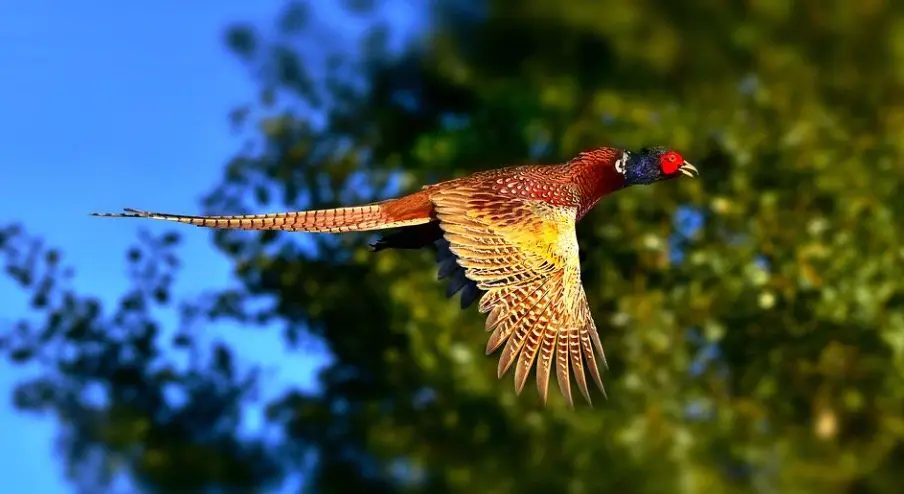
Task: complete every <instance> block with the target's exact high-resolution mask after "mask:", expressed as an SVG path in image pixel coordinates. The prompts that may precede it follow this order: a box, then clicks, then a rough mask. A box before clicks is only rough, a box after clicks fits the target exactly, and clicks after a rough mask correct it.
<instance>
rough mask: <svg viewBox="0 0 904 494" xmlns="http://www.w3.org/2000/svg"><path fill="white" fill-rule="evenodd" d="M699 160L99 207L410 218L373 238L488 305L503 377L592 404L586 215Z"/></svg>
mask: <svg viewBox="0 0 904 494" xmlns="http://www.w3.org/2000/svg"><path fill="white" fill-rule="evenodd" d="M696 173H697V169H696V168H695V167H694V166H693V165H691V164H690V163H688V162H686V161H684V160H683V158H681V157H680V155H679V154H678V153H676V152H675V151H671V150H668V149H666V148H659V147H657V148H646V149H642V150H640V151H638V152H630V151H625V150H621V149H616V148H610V147H601V148H596V149H591V150H588V151H585V152H582V153H580V154H579V155H577V156H576V157H574V158H573V159H571V160H569V161H568V162H566V163H561V164H554V165H522V166H511V167H506V168H500V169H496V170H488V171H483V172H477V173H474V174H471V175H468V176H465V177H461V178H457V179H453V180H449V181H446V182H441V183H438V184H433V185H428V186H425V187H423V188H422V189H421V190H420V191H418V192H415V193H413V194H409V195H406V196H403V197H400V198H396V199H390V200H386V201H381V202H377V203H373V204H367V205H362V206H353V207H345V208H337V209H327V210H315V211H298V212H287V213H274V214H260V215H239V216H186V215H174V214H167V213H154V212H147V211H139V210H134V209H127V210H126V212H125V213H115V214H111V213H94V214H95V215H96V216H111V217H138V218H152V219H159V220H168V221H176V222H180V223H187V224H191V225H196V226H200V227H209V228H236V229H245V230H287V231H306V232H348V231H369V230H384V229H394V228H399V230H398V231H397V232H395V233H391V234H389V235H386V236H384V237H382V238H381V239H380V240H378V241H377V242H375V243H374V244H371V249H372V250H373V251H381V250H384V249H419V248H424V247H430V248H434V249H435V250H436V251H437V261H438V262H439V275H440V277H441V278H449V279H450V282H449V285H448V289H447V294H448V295H449V296H452V295H454V294H455V293H459V292H460V293H461V305H462V307H463V308H464V307H467V306H469V305H471V303H473V302H474V301H476V300H477V299H479V300H480V302H479V305H478V307H479V310H480V312H482V313H485V314H487V318H486V330H487V331H488V332H489V333H490V336H489V340H488V341H487V346H486V353H487V354H488V355H489V354H491V353H493V352H496V351H498V350H499V349H500V348H501V349H502V352H501V354H500V357H499V365H498V369H497V373H498V377H500V378H501V377H502V376H503V375H504V374H505V373H506V372H507V371H508V370H509V369H510V368H511V367H512V366H514V368H515V369H514V381H515V390H516V392H517V393H519V394H520V393H521V391H522V390H523V389H524V386H525V384H526V383H527V380H528V377H529V375H530V372H531V370H532V369H535V372H536V383H537V389H538V391H539V394H540V397H541V400H542V401H543V403H544V404H545V403H546V401H547V396H548V389H549V379H550V375H551V373H552V369H553V368H555V374H556V380H557V382H558V385H559V389H560V390H561V392H562V395H563V396H564V397H565V400H566V401H567V403H568V405H569V406H573V403H574V402H573V398H572V391H571V376H574V379H575V382H576V383H577V387H578V390H579V391H580V393H581V395H582V396H583V397H584V399H585V400H586V401H587V402H588V403H592V402H591V397H590V389H589V386H588V384H587V376H586V374H587V373H589V374H590V377H591V379H593V382H594V383H595V384H596V386H597V387H598V388H599V389H600V391H601V392H602V393H603V395H604V396H605V388H604V386H603V380H602V377H601V375H600V366H603V367H606V357H605V354H604V353H603V345H602V343H601V341H600V337H599V334H598V332H597V330H596V326H595V325H594V322H593V317H592V316H591V313H590V307H589V305H588V303H587V298H586V296H585V294H584V288H583V286H582V285H581V266H580V258H579V255H578V241H577V235H576V233H575V225H576V223H577V222H578V221H579V220H580V219H581V218H583V217H584V215H586V214H587V212H588V211H589V210H590V209H591V208H592V207H593V206H594V205H595V204H596V203H597V202H598V201H599V200H600V199H602V198H603V197H605V196H606V195H608V194H611V193H613V192H615V191H617V190H620V189H623V188H625V187H627V186H631V185H647V184H651V183H653V182H657V181H660V180H668V179H671V178H675V177H677V176H680V175H688V176H694V175H696Z"/></svg>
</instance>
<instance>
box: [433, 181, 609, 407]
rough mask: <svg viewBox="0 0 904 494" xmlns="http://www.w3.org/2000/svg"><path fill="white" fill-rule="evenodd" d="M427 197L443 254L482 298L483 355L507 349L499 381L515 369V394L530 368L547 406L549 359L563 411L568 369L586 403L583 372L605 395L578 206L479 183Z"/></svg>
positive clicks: (568, 384) (568, 394) (587, 394)
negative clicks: (581, 257) (446, 250)
mask: <svg viewBox="0 0 904 494" xmlns="http://www.w3.org/2000/svg"><path fill="white" fill-rule="evenodd" d="M432 192H433V193H432V194H431V200H432V201H433V203H434V206H435V213H436V217H437V219H439V221H440V227H441V228H442V229H443V231H444V236H445V238H446V240H448V242H449V249H450V250H451V251H452V253H454V254H455V256H456V257H457V260H458V263H459V264H460V265H461V266H462V267H463V268H465V275H466V276H467V277H468V278H469V279H471V280H473V281H474V282H476V284H477V287H478V288H480V289H481V290H482V291H485V292H486V293H485V294H484V295H483V297H482V298H481V300H480V311H481V312H484V313H489V315H488V317H487V322H486V328H487V331H491V332H492V334H491V335H490V338H489V341H488V342H487V348H486V351H487V354H488V355H489V354H490V353H493V352H495V351H496V350H497V349H499V348H500V347H501V346H503V345H505V348H504V349H503V350H502V355H501V356H500V359H499V367H498V375H499V377H502V376H503V375H504V374H505V373H506V372H507V371H508V369H509V367H511V366H512V364H516V365H515V391H516V392H517V393H519V394H520V393H521V391H522V390H523V389H524V384H525V383H526V381H527V377H528V375H529V373H530V370H531V368H532V367H533V366H534V362H536V364H537V367H536V369H537V370H536V374H537V389H538V391H539V393H540V396H541V399H542V400H543V402H544V403H546V399H547V392H548V387H549V376H550V371H551V369H552V366H553V360H555V367H556V379H557V381H558V384H559V389H560V390H561V391H562V394H563V395H564V396H565V399H566V400H567V401H568V404H569V406H574V403H573V399H572V395H571V381H570V374H571V371H570V369H572V370H573V374H574V376H575V380H576V382H577V385H578V388H579V389H580V391H581V394H583V396H584V398H585V399H586V400H587V402H588V403H590V402H591V400H590V392H589V390H588V389H587V379H586V375H585V367H586V370H588V371H589V372H590V375H591V376H592V377H593V379H594V381H595V382H596V384H597V386H599V388H600V390H601V391H602V392H603V394H604V395H605V389H604V387H603V382H602V379H601V378H600V371H599V368H598V366H597V362H596V359H597V355H598V357H599V358H600V359H601V360H602V363H603V365H606V358H605V355H604V353H603V346H602V343H601V342H600V338H599V334H598V333H597V330H596V326H595V325H594V323H593V318H592V316H591V314H590V308H589V307H588V305H587V299H586V296H585V294H584V288H583V286H582V285H581V267H580V260H579V257H578V242H577V235H576V233H575V221H576V216H577V207H576V206H564V205H562V206H555V205H551V204H549V203H548V202H542V201H538V200H531V199H525V198H519V197H512V196H511V195H508V196H507V195H503V194H502V193H501V192H497V191H496V190H492V189H490V190H488V188H487V187H482V186H481V185H480V184H473V185H467V184H463V185H458V186H455V187H449V188H444V189H442V190H436V191H432ZM594 350H595V351H596V352H597V353H596V354H595V353H594ZM585 364H586V365H585Z"/></svg>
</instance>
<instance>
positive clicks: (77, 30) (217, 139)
mask: <svg viewBox="0 0 904 494" xmlns="http://www.w3.org/2000/svg"><path fill="white" fill-rule="evenodd" d="M394 3H395V4H396V5H395V6H393V8H392V9H391V11H390V15H391V16H392V17H393V20H394V21H397V22H395V23H396V24H401V25H403V27H405V26H411V25H412V23H413V22H414V21H413V19H414V17H415V15H414V10H413V9H412V8H410V7H409V6H408V5H407V4H406V2H405V1H404V0H403V1H399V2H394ZM282 4H283V2H281V1H276V0H259V1H256V2H248V1H239V0H221V1H218V2H179V1H175V0H158V1H156V2H114V1H112V0H88V1H83V2H71V1H67V0H32V1H29V2H0V67H3V68H4V70H3V72H4V75H3V77H0V114H2V115H3V119H2V120H0V134H2V135H3V136H4V138H3V139H2V140H0V169H2V170H3V173H2V180H0V225H5V224H9V223H10V222H13V221H16V222H22V223H24V224H25V225H26V227H27V229H28V231H29V232H30V233H31V234H34V235H39V236H41V237H43V238H44V239H46V241H47V243H48V244H49V245H53V246H56V247H60V248H61V249H62V250H63V253H64V261H65V263H66V264H67V265H70V266H75V267H76V269H77V273H76V279H75V286H76V287H77V288H78V290H79V291H80V292H82V293H89V294H94V295H97V296H100V297H101V298H102V299H103V300H104V301H105V302H106V303H108V304H112V303H114V302H115V300H116V299H117V296H118V294H120V293H121V292H122V291H123V290H124V289H125V288H126V286H127V285H126V278H125V276H124V273H125V256H124V253H125V249H126V248H127V247H128V246H129V245H130V244H131V243H133V242H134V241H135V238H136V234H137V231H138V229H140V228H147V229H149V230H150V231H153V232H158V233H159V232H162V231H169V230H171V229H173V226H171V225H168V224H157V223H153V222H142V221H110V220H102V219H97V218H91V217H89V216H88V215H87V213H88V212H90V211H116V210H118V209H119V208H121V207H123V206H132V207H138V208H150V209H163V210H167V211H174V212H186V213H193V212H198V211H199V210H200V198H201V197H202V196H203V194H204V193H205V192H207V191H209V190H210V189H211V188H212V187H213V186H214V185H215V184H216V183H217V182H218V181H219V179H220V173H221V167H222V165H223V164H224V163H225V162H226V160H227V159H228V158H229V157H230V156H232V155H233V154H234V153H235V152H236V151H237V150H238V149H239V147H240V145H241V142H240V140H239V138H237V137H236V136H235V135H233V134H232V133H231V131H230V128H229V124H228V120H227V113H228V112H229V110H230V109H232V108H233V107H234V106H236V105H238V104H241V103H245V102H248V101H250V100H253V98H254V95H255V92H256V86H255V84H254V81H253V80H252V79H251V75H250V74H249V73H248V72H247V71H246V69H245V68H244V67H243V66H242V65H241V64H240V63H239V62H238V60H236V59H234V58H233V57H232V56H231V55H230V54H229V53H228V51H227V50H226V48H225V46H224V43H223V30H224V28H225V27H226V26H228V25H229V24H230V23H232V22H235V21H242V22H251V23H253V24H255V25H258V26H270V25H273V23H274V21H275V18H276V14H277V13H278V12H279V11H280V7H281V6H282ZM324 5H326V4H324ZM321 10H323V9H321ZM336 10H337V7H335V6H333V5H331V6H329V7H328V10H325V11H324V13H323V15H322V16H321V19H322V20H323V21H325V22H327V23H328V21H329V20H330V18H331V16H333V15H335V11H336ZM339 24H340V25H346V24H344V23H342V22H339ZM343 34H349V33H340V35H339V36H337V40H338V39H339V38H342V37H346V36H343ZM174 176H178V177H179V179H178V180H174V179H173V178H172V177H174ZM51 218H54V220H53V221H48V220H49V219H51ZM180 232H181V233H182V238H183V242H182V244H181V247H180V249H179V251H180V254H181V256H182V258H183V259H184V263H183V268H182V270H181V273H180V277H179V282H178V284H177V285H176V294H177V296H179V295H183V296H191V295H192V294H195V293H198V292H201V291H204V290H206V289H211V288H217V287H222V286H225V285H228V284H231V283H233V281H232V278H231V275H230V269H231V267H230V265H229V264H228V263H227V262H226V261H225V259H224V258H223V257H222V256H220V255H219V254H218V253H217V252H216V251H215V250H214V249H213V248H212V246H211V243H210V235H209V234H208V233H207V232H204V231H202V230H197V229H193V228H183V229H180ZM0 300H2V301H3V302H2V310H0V324H3V323H5V322H8V321H9V320H11V319H12V318H14V317H16V315H17V314H22V313H23V312H24V311H25V310H26V309H27V301H26V300H25V298H24V297H23V296H22V295H21V293H19V292H18V291H17V290H16V289H15V288H14V287H13V286H12V283H11V282H10V281H9V280H7V279H6V278H4V277H0ZM205 332H206V333H208V334H205V336H206V337H209V338H210V339H213V338H222V339H225V340H227V341H231V342H241V346H242V353H241V355H242V357H243V360H244V361H245V362H249V363H262V364H264V366H265V368H270V369H274V371H275V372H276V373H277V374H276V377H275V378H274V379H273V380H272V382H274V383H277V384H274V385H273V389H271V392H273V393H275V392H277V391H278V389H279V388H280V387H281V385H285V384H294V385H301V386H309V385H311V379H310V378H311V375H312V372H313V370H314V369H315V368H316V366H317V365H319V363H320V362H321V361H322V359H320V358H316V357H312V356H310V355H305V354H301V353H298V352H296V353H289V352H287V351H285V350H284V349H283V345H282V342H281V340H280V339H279V335H278V332H276V331H266V332H265V331H259V330H255V331H253V332H252V330H243V329H242V328H237V327H231V326H228V325H217V326H215V327H208V328H207V329H206V330H205ZM287 364H289V365H287ZM30 372H33V370H29V369H23V368H20V367H13V366H11V365H9V364H8V363H6V361H5V360H4V361H0V428H2V430H3V431H4V432H3V440H2V441H0V464H2V465H4V468H3V471H4V479H3V482H2V484H3V485H4V487H5V488H13V490H17V491H19V490H20V489H15V488H16V487H17V486H21V487H24V486H28V487H29V491H32V492H66V491H68V490H70V489H69V488H68V487H67V486H66V484H65V483H64V480H63V475H62V469H61V468H60V465H59V462H58V461H57V459H56V458H55V453H54V449H53V438H54V436H55V429H54V426H53V419H52V418H46V417H45V418H41V417H33V416H25V415H22V414H19V413H18V412H16V411H15V410H14V409H13V408H12V406H11V402H10V392H11V391H12V389H13V385H14V383H16V382H18V381H20V380H21V379H23V378H24V377H26V376H28V375H29V373H30ZM5 490H6V489H5Z"/></svg>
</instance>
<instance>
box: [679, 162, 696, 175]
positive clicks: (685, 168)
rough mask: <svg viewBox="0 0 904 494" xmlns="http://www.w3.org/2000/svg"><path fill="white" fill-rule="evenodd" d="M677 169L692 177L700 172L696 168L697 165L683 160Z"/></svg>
mask: <svg viewBox="0 0 904 494" xmlns="http://www.w3.org/2000/svg"><path fill="white" fill-rule="evenodd" d="M678 171H679V172H681V173H683V174H685V175H687V176H688V177H691V178H694V177H696V176H697V175H699V174H700V171H699V170H697V167H696V166H694V165H692V164H690V163H688V162H687V161H685V162H684V163H683V164H682V165H681V166H680V167H679V168H678Z"/></svg>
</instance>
